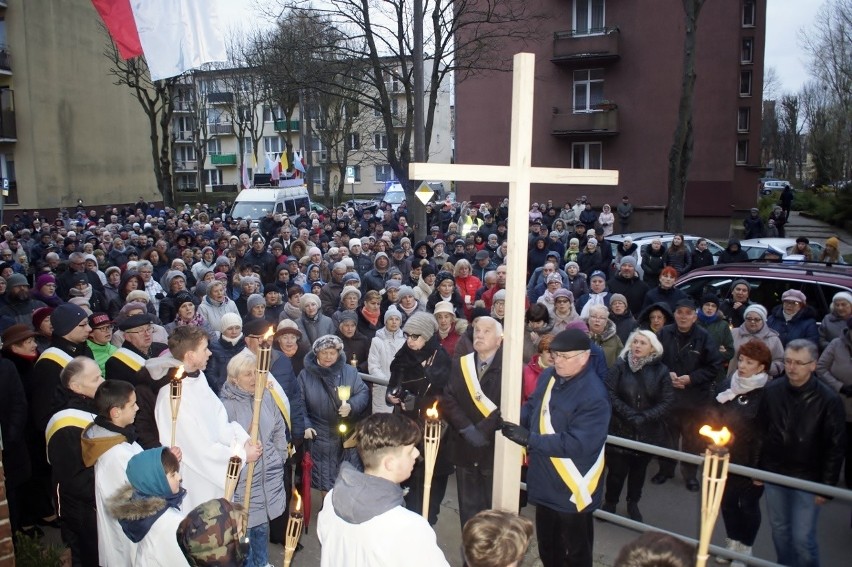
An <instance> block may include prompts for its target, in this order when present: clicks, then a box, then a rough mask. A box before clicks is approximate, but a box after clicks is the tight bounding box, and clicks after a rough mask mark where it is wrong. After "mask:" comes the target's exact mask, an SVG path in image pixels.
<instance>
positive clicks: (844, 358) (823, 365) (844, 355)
mask: <svg viewBox="0 0 852 567" xmlns="http://www.w3.org/2000/svg"><path fill="white" fill-rule="evenodd" d="M816 373H817V374H818V375H819V377H820V379H821V380H822V381H823V382H825V383H826V384H828V386H829V387H830V388H831V389H832V390H834V391H835V392H839V391H840V388H842V387H843V386H845V385H847V384H852V332H850V331H849V330H848V329H847V330H846V331H844V332H843V335H842V336H840V337H838V338H836V339H834V340H833V341H831V342H830V343H828V348H826V349H825V351H824V352H823V353H822V356H820V357H819V362H818V363H817V369H816ZM840 398H841V399H842V400H843V408H844V409H845V410H846V422H847V423H849V422H852V398H850V397H848V396H844V395H842V394H841V396H840ZM847 466H850V465H847Z"/></svg>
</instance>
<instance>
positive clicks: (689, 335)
mask: <svg viewBox="0 0 852 567" xmlns="http://www.w3.org/2000/svg"><path fill="white" fill-rule="evenodd" d="M674 319H675V322H674V324H672V325H666V326H665V327H663V329H662V330H661V331H660V335H659V336H660V342H661V343H662V345H663V364H665V365H666V366H667V367H668V369H669V376H670V377H671V380H672V386H674V391H675V402H674V407H673V408H672V411H671V413H670V414H669V418H668V419H667V420H666V421H667V423H666V425H667V426H668V430H669V435H670V436H671V438H670V439H669V448H671V449H677V448H678V444H679V443H678V441H680V440H681V439H682V447H681V450H682V451H683V452H685V453H692V454H698V453H700V452H701V451H702V450H703V448H704V446H705V445H706V443H705V442H704V441H702V438H701V436H700V435H699V434H698V430H699V429H700V428H701V425H702V424H703V423H704V421H706V418H707V415H706V414H707V409H708V407H709V406H710V404H711V403H712V400H713V398H712V392H713V390H712V386H713V380H714V379H715V377H716V375H717V374H718V373H719V372H721V370H722V356H721V354H720V353H719V347H718V345H717V344H716V343H715V341H714V340H713V339H712V338H711V337H710V335H709V334H708V333H707V331H705V330H704V329H703V328H702V327H700V326H699V325H698V324H697V323H696V321H697V320H698V315H697V313H696V308H695V303H694V302H693V301H692V299H681V300H680V301H678V302H677V304H676V306H675V312H674ZM674 469H675V462H674V461H673V460H671V459H660V471H659V472H658V473H657V474H656V475H654V477H653V478H651V482H652V483H654V484H663V483H664V482H666V481H667V480H668V479H670V478H673V477H674ZM697 470H698V467H697V466H696V465H689V464H686V463H682V464H681V471H682V473H683V477H684V479H685V480H686V489H687V490H689V491H690V492H698V489H699V488H700V485H699V484H698V480H697V479H696V472H697Z"/></svg>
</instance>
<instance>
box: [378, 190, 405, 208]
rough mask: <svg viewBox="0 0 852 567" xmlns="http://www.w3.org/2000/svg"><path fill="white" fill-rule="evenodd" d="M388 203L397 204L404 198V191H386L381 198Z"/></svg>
mask: <svg viewBox="0 0 852 567" xmlns="http://www.w3.org/2000/svg"><path fill="white" fill-rule="evenodd" d="M382 200H383V201H385V202H386V203H388V204H389V205H398V204H400V203H402V202H403V201H404V200H405V192H404V191H388V192H387V193H385V197H384V199H382Z"/></svg>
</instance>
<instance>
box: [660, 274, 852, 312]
mask: <svg viewBox="0 0 852 567" xmlns="http://www.w3.org/2000/svg"><path fill="white" fill-rule="evenodd" d="M738 279H744V280H746V281H747V282H748V284H749V287H750V288H751V293H750V298H751V300H752V301H755V302H757V303H760V304H761V305H763V306H764V307H766V308H767V309H768V310H769V311H772V308H773V307H775V306H776V305H780V304H781V295H782V294H783V293H784V292H785V291H787V290H788V289H797V290H799V291H801V292H802V293H804V294H805V297H806V298H807V302H808V305H810V306H811V307H813V308H814V309H815V310H816V311H817V313H818V316H817V321H821V320H822V318H823V317H824V316H825V315H826V314H827V313H828V312H829V311H830V309H831V299H832V298H833V297H834V295H835V294H836V293H839V292H841V291H846V292H850V293H852V267H850V266H826V265H824V264H817V263H798V264H786V263H784V264H770V263H762V262H758V263H745V264H719V265H716V266H711V267H707V268H700V269H698V270H693V271H691V272H688V273H686V274H684V275H683V276H681V277H680V278H679V279H678V281H677V283H676V284H675V286H676V287H677V288H679V289H681V290H683V291H684V292H686V294H687V295H689V296H690V297H693V298H694V299H695V300H696V301H700V300H701V297H702V296H703V295H704V294H705V293H714V294H716V295H717V296H719V297H722V298H725V297H728V294H729V293H730V287H731V282H733V281H734V280H738Z"/></svg>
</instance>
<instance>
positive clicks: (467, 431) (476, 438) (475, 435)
mask: <svg viewBox="0 0 852 567" xmlns="http://www.w3.org/2000/svg"><path fill="white" fill-rule="evenodd" d="M459 433H461V436H462V437H464V440H465V441H467V442H468V443H470V444H471V445H473V446H474V447H485V446H486V445H488V438H487V437H485V435H484V434H483V433H482V432H481V431H480V430H479V429H477V428H476V426H475V425H472V424H471V425H468V426H467V427H465V428H464V429H462V430H461V431H459Z"/></svg>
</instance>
